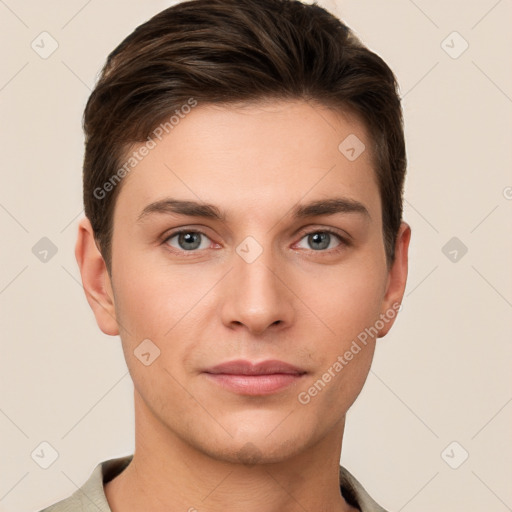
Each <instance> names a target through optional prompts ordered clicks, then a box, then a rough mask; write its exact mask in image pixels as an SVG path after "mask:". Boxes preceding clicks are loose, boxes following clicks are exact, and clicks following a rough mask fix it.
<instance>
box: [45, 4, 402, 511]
mask: <svg viewBox="0 0 512 512" xmlns="http://www.w3.org/2000/svg"><path fill="white" fill-rule="evenodd" d="M84 130H85V135H86V149H85V159H84V202H85V213H86V218H84V219H83V220H82V221H81V222H80V225H79V232H78V240H77V244H76V258H77V261H78V265H79V267H80V272H81V276H82V281H83V286H84V290H85V292H86V296H87V300H88V302H89V304H90V306H91V308H92V309H93V311H94V314H95V317H96V321H97V323H98V325H99V327H100V329H101V330H102V331H103V332H104V333H106V334H109V335H112V336H116V335H119V336H120V338H121V342H122V346H123V351H124V355H125V358H126V362H127V366H128V368H129V371H130V375H131V377H132V379H133V383H134V400H135V425H136V440H135V453H134V455H130V456H126V457H120V458H118V459H111V460H108V461H104V462H103V463H101V464H99V465H98V466H97V467H96V469H95V471H94V472H93V474H92V475H91V477H90V478H89V480H88V481H87V482H86V483H85V484H84V486H83V487H82V488H81V489H80V490H78V491H77V492H75V493H74V494H73V496H71V497H70V498H68V499H66V500H63V501H61V502H59V503H58V504H56V505H54V506H52V507H49V508H48V509H46V510H47V511H52V512H58V511H64V510H66V511H74V510H77V511H78V510H87V511H89V510H91V511H92V510H98V509H99V510H102V511H108V510H111V511H113V512H135V511H142V510H148V511H157V512H158V511H166V512H174V511H189V512H192V511H198V512H202V511H209V512H217V511H226V510H236V511H244V512H253V511H254V512H255V511H258V512H261V511H265V512H274V511H275V512H277V511H279V512H283V511H285V512H291V511H304V510H306V511H311V512H319V511H331V512H332V511H335V512H342V511H349V510H350V511H354V510H360V511H363V512H374V511H382V510H384V509H383V508H381V507H380V506H379V505H377V504H376V503H375V501H373V499H372V498H370V496H369V495H368V494H367V492H366V491H365V490H364V488H363V486H362V485H361V484H360V483H359V482H358V481H357V480H356V479H355V478H354V477H353V476H352V475H351V474H350V473H349V472H348V471H347V470H346V469H345V468H342V467H340V466H339V460H340V453H341V448H342V438H343V430H344V425H345V416H346V413H347V410H348V409H349V408H350V406H351V405H352V403H353V402H354V400H355V399H356V397H357V395H358V394H359V392H360V391H361V389H362V386H363V384H364V382H365V380H366V377H367V375H368V372H369V369H370V365H371V360H372V357H373V352H374V348H375V342H376V340H377V338H379V337H383V336H385V335H386V334H387V332H388V331H389V329H390V328H391V326H392V324H393V322H394V320H395V318H396V315H397V312H398V309H399V307H400V302H401V300H402V296H403V293H404V289H405V284H406V278H407V252H408V245H409V239H410V228H409V226H408V225H407V224H406V223H405V222H403V221H402V190H403V183H404V177H405V168H406V156H405V144H404V136H403V127H402V113H401V107H400V100H399V98H398V95H397V86H396V82H395V78H394V76H393V73H392V72H391V70H390V69H389V68H388V66H387V65H386V64H385V63H384V62H383V61H382V59H380V57H378V56H377V55H375V54H374V53H372V52H371V51H369V50H368V49H366V48H365V47H364V46H363V45H362V44H361V43H360V42H359V41H358V40H357V39H356V38H355V36H354V35H353V34H352V33H351V32H350V30H349V29H348V28H347V27H346V26H345V25H343V24H342V23H341V22H340V21H339V20H337V19H336V18H334V17H333V16H332V15H330V14H329V13H327V12H326V11H325V10H323V9H321V8H320V7H318V6H316V5H304V4H302V3H300V2H298V1H294V0H195V1H191V2H184V3H181V4H178V5H175V6H173V7H171V8H169V9H166V10H165V11H163V12H161V13H160V14H158V15H157V16H155V17H154V18H152V19H151V20H149V21H148V22H147V23H145V24H143V25H141V26H140V27H138V28H137V29H136V30H135V31H134V32H133V33H132V34H131V35H130V36H128V37H127V38H126V39H125V40H124V41H123V42H122V43H121V44H120V45H119V46H118V48H117V49H116V50H114V52H112V54H111V55H110V56H109V58H108V60H107V63H106V65H105V68H104V69H103V72H102V75H101V77H100V79H99V81H98V84H97V85H96V88H95V90H94V91H93V93H92V94H91V97H90V99H89V101H88V104H87V106H86V109H85V114H84Z"/></svg>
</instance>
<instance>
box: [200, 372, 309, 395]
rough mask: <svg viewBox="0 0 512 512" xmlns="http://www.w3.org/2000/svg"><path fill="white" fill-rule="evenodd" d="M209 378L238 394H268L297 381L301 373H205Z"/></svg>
mask: <svg viewBox="0 0 512 512" xmlns="http://www.w3.org/2000/svg"><path fill="white" fill-rule="evenodd" d="M205 375H207V376H208V377H209V378H210V379H212V380H214V381H215V382H216V383H217V384H219V385H220V386H222V387H223V388H225V389H228V390H230V391H233V392H234V393H238V394H240V395H252V396H256V395H270V394H272V393H276V392H278V391H281V390H283V389H285V388H287V387H288V386H290V385H292V384H293V383H295V382H297V381H298V380H299V379H300V378H301V377H302V374H298V373H293V374H291V373H272V374H269V375H231V374H227V373H206V374H205Z"/></svg>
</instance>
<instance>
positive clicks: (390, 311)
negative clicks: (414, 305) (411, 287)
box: [377, 222, 411, 338]
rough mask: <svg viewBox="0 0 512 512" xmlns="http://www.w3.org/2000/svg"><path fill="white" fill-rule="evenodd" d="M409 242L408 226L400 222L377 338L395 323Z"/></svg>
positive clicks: (403, 284) (404, 278) (405, 270)
mask: <svg viewBox="0 0 512 512" xmlns="http://www.w3.org/2000/svg"><path fill="white" fill-rule="evenodd" d="M410 240H411V228H410V226H409V224H407V223H405V222H402V223H401V224H400V228H399V230H398V235H397V238H396V244H395V261H394V262H393V264H392V265H391V268H390V269H389V271H388V280H387V285H386V293H385V296H384V301H383V303H382V307H383V310H382V312H381V313H382V314H381V318H384V317H385V318H386V320H384V322H383V323H384V327H383V328H382V329H379V334H378V336H377V337H378V338H383V337H384V336H386V334H387V333H388V332H389V330H390V329H391V327H392V325H393V324H394V323H395V319H396V317H397V315H398V308H399V305H400V304H401V303H402V299H403V296H404V291H405V285H406V284H407V270H408V265H409V264H408V253H409V242H410Z"/></svg>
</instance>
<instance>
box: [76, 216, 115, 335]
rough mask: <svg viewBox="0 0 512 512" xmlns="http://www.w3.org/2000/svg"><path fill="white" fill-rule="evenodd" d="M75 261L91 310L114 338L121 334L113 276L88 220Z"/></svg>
mask: <svg viewBox="0 0 512 512" xmlns="http://www.w3.org/2000/svg"><path fill="white" fill-rule="evenodd" d="M75 257H76V261H77V263H78V266H79V268H80V274H81V276H82V285H83V288H84V291H85V296H86V298H87V302H88V303H89V306H91V309H92V311H93V313H94V316H95V317H96V322H97V323H98V326H99V328H100V329H101V330H102V331H103V332H104V333H105V334H109V335H110V336H115V335H117V334H119V328H118V325H117V319H116V311H115V305H114V294H113V291H112V284H111V282H110V276H109V275H108V272H107V267H106V265H105V260H104V259H103V256H102V255H101V253H100V251H99V249H98V247H97V245H96V241H95V239H94V232H93V229H92V226H91V223H90V221H89V219H88V218H87V217H85V218H84V219H82V220H81V221H80V223H79V225H78V237H77V240H76V245H75Z"/></svg>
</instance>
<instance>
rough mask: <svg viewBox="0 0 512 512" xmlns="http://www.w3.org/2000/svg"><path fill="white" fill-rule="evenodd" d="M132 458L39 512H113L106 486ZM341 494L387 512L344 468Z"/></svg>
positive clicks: (102, 469)
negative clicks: (107, 496)
mask: <svg viewBox="0 0 512 512" xmlns="http://www.w3.org/2000/svg"><path fill="white" fill-rule="evenodd" d="M132 458H133V455H127V456H125V457H119V458H116V459H109V460H106V461H104V462H101V463H99V464H98V465H97V466H96V467H95V468H94V471H93V472H92V474H91V476H90V477H89V479H88V480H87V481H86V482H85V483H84V484H83V485H82V487H80V488H79V489H77V490H76V491H75V492H74V493H73V494H72V495H71V496H70V497H69V498H66V499H64V500H62V501H59V502H58V503H55V504H54V505H51V506H50V507H47V508H45V509H44V510H41V511H40V512H112V511H111V510H110V507H109V505H108V502H107V498H106V496H105V491H104V488H103V485H104V484H106V483H107V482H109V481H110V480H112V479H113V478H115V477H116V476H117V475H119V474H120V473H121V472H122V471H123V470H124V469H125V468H126V467H127V466H128V464H130V462H131V460H132ZM340 490H341V494H342V495H343V497H344V498H345V500H346V501H347V503H349V504H350V505H352V506H353V507H356V508H359V510H360V511H361V512H386V511H385V510H384V509H383V508H382V507H380V506H379V505H377V503H375V501H373V499H372V498H371V497H370V496H369V495H368V493H367V492H366V491H365V490H364V488H363V486H362V485H361V484H360V483H359V482H358V481H357V480H356V479H355V478H354V477H353V476H352V475H351V474H350V473H349V472H348V471H347V470H346V469H345V468H344V467H342V466H340Z"/></svg>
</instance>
